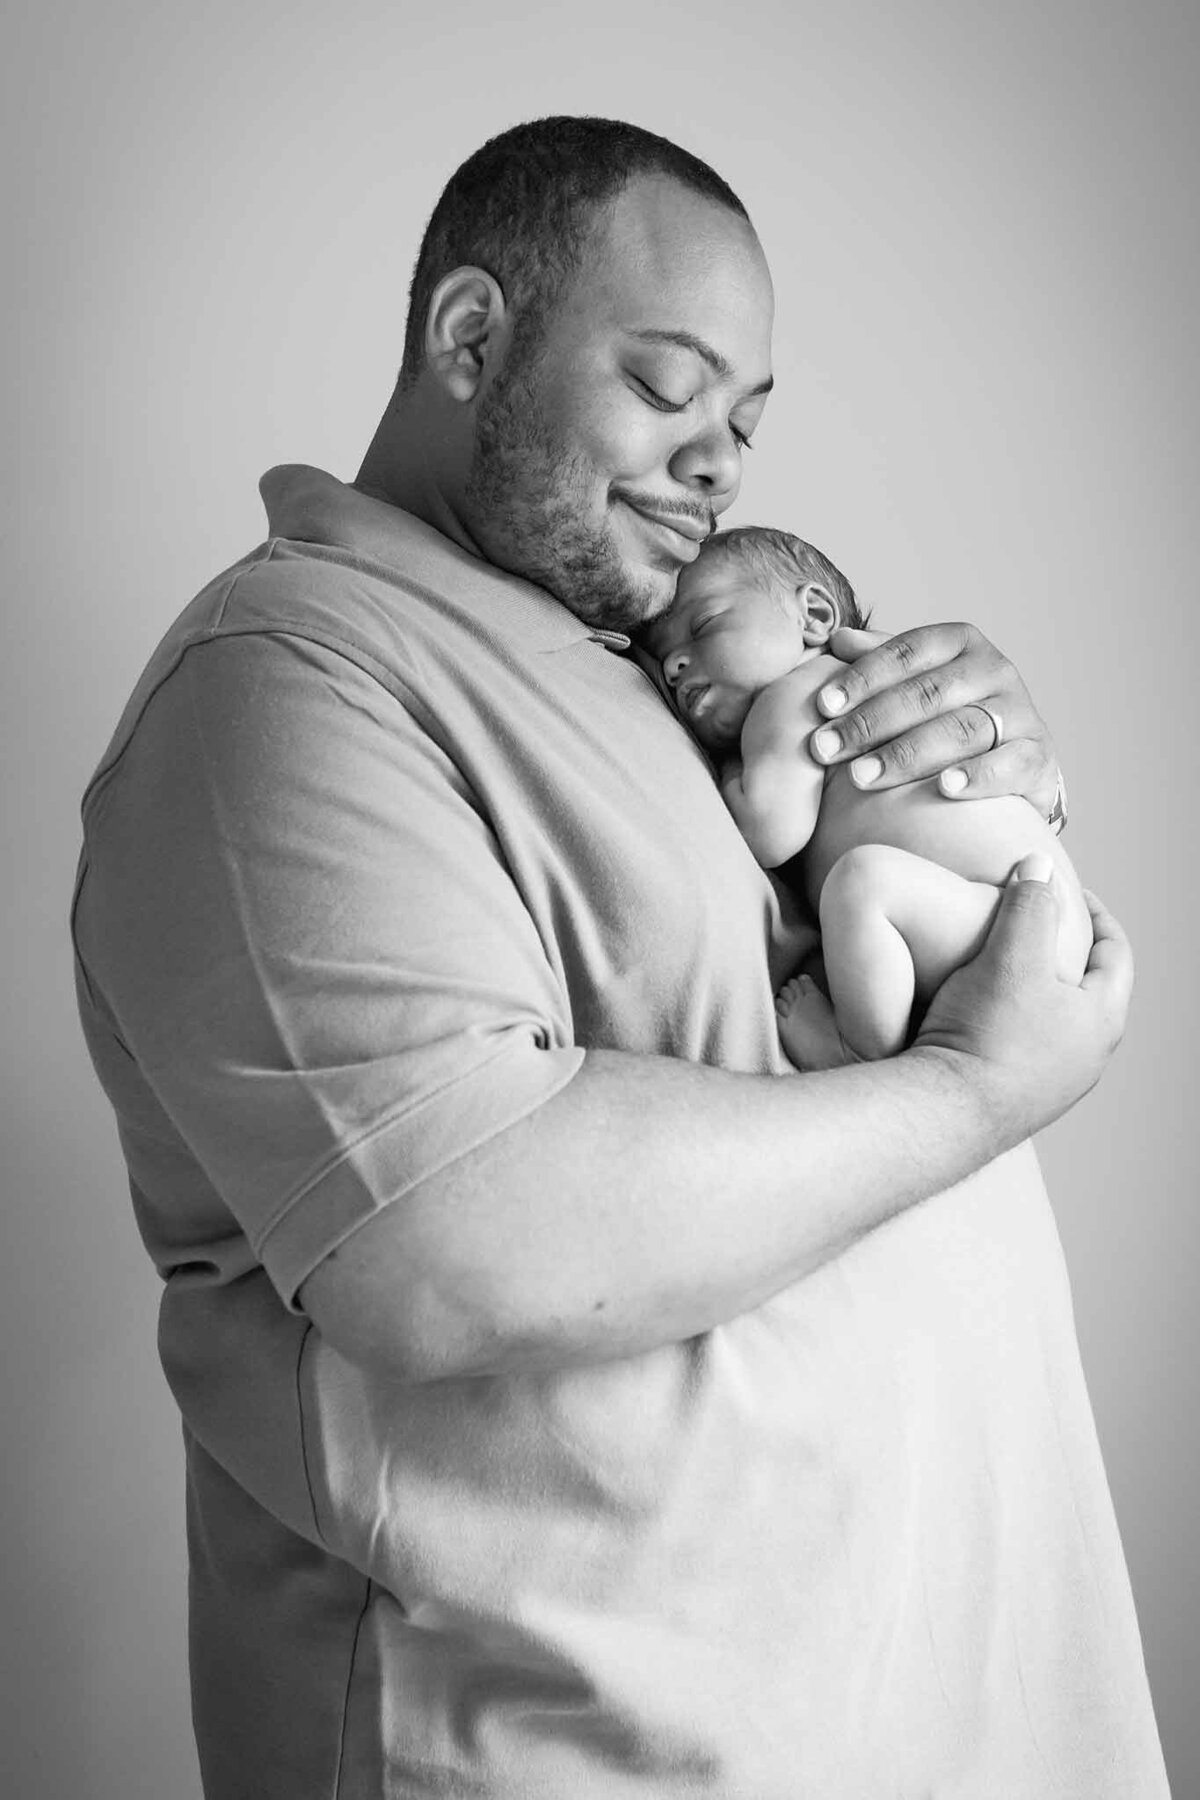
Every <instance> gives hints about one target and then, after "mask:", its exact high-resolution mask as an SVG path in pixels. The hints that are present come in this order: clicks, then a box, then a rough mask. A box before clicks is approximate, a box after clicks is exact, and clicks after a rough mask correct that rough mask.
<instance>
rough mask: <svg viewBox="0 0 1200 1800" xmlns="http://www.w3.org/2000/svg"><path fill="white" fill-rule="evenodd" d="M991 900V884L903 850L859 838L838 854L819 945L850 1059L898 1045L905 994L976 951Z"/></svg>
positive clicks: (924, 987)
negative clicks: (860, 841) (857, 843)
mask: <svg viewBox="0 0 1200 1800" xmlns="http://www.w3.org/2000/svg"><path fill="white" fill-rule="evenodd" d="M999 904H1000V890H999V889H998V888H995V887H993V886H991V884H990V883H988V882H983V881H966V880H964V879H963V877H962V876H961V875H955V874H952V873H951V871H950V870H949V869H944V868H942V866H941V865H940V863H933V862H928V861H926V859H925V858H924V857H923V856H913V855H912V853H911V852H910V851H908V850H897V849H893V848H892V847H891V846H890V845H887V844H863V845H860V846H859V847H858V848H856V849H854V850H848V851H847V852H846V853H845V855H844V856H841V857H839V859H838V861H837V862H836V863H835V864H834V865H833V868H832V869H831V870H830V871H829V874H828V876H827V877H826V880H825V885H824V887H823V888H822V889H821V905H820V912H821V944H822V949H823V951H824V955H825V973H826V976H827V978H828V981H829V994H830V998H831V1000H832V1002H833V1011H834V1016H835V1018H836V1022H837V1027H838V1030H839V1032H840V1034H841V1036H842V1038H843V1039H844V1040H845V1042H846V1044H847V1045H848V1046H849V1047H850V1049H851V1050H852V1051H853V1052H854V1054H855V1055H856V1056H860V1057H863V1058H867V1059H874V1058H876V1057H881V1056H894V1055H895V1054H896V1052H897V1051H899V1050H902V1049H903V1048H904V1044H905V1042H906V1040H907V1037H908V1031H909V1022H910V1020H911V1017H912V1009H913V1002H914V1000H915V999H921V1000H927V999H928V998H929V996H930V995H931V994H932V993H933V992H934V991H935V990H936V989H937V988H939V987H940V986H941V984H942V982H943V981H944V980H945V979H946V977H947V975H949V974H950V973H951V971H952V970H954V969H957V968H958V967H959V966H960V965H961V964H962V963H964V962H967V961H968V960H969V959H970V958H971V957H972V956H974V955H975V954H976V952H977V951H978V950H979V949H980V947H981V945H982V944H983V940H984V938H985V937H986V936H987V933H988V928H989V926H990V925H991V922H992V919H993V917H994V916H995V912H996V908H997V907H998V905H999ZM784 1047H785V1048H786V1047H787V1046H786V1042H785V1046H784Z"/></svg>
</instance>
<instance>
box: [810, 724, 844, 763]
mask: <svg viewBox="0 0 1200 1800" xmlns="http://www.w3.org/2000/svg"><path fill="white" fill-rule="evenodd" d="M812 745H813V749H814V750H815V751H816V753H817V755H818V756H819V757H820V758H821V761H822V762H828V761H829V759H830V757H833V756H836V755H837V753H838V751H839V750H840V749H841V747H842V739H841V735H840V733H838V732H836V731H828V730H826V729H824V728H822V729H821V730H820V731H817V732H814V733H813V741H812Z"/></svg>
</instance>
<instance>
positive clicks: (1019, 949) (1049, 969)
mask: <svg viewBox="0 0 1200 1800" xmlns="http://www.w3.org/2000/svg"><path fill="white" fill-rule="evenodd" d="M1049 875H1050V863H1049V858H1048V857H1045V856H1042V855H1033V856H1027V857H1026V858H1025V859H1024V861H1023V862H1022V863H1020V864H1019V865H1018V868H1017V870H1016V871H1015V873H1014V877H1013V879H1012V880H1011V881H1010V882H1009V885H1008V887H1007V888H1006V889H1005V892H1004V898H1003V900H1002V902H1001V905H1000V910H999V912H998V913H997V915H996V918H995V921H994V923H993V925H992V929H991V931H990V933H989V934H988V938H987V942H986V943H985V944H984V947H983V949H982V950H981V951H980V953H979V955H978V956H977V957H975V958H974V960H973V961H971V962H969V963H966V964H964V965H963V967H962V968H961V969H959V970H957V971H956V972H955V973H954V974H953V975H951V976H950V978H949V979H948V980H947V981H946V982H945V983H944V984H943V985H942V987H940V988H939V989H938V991H937V993H936V994H935V995H934V997H933V1000H932V1002H931V1003H930V1006H929V1010H928V1012H927V1013H926V1015H925V1018H924V1021H923V1023H922V1025H921V1029H920V1031H919V1032H918V1034H917V1038H916V1042H915V1044H914V1046H913V1048H914V1049H916V1050H924V1049H934V1048H937V1049H942V1050H949V1051H954V1052H956V1053H957V1054H956V1061H958V1064H959V1067H960V1068H964V1069H965V1070H966V1071H967V1075H968V1079H970V1080H971V1081H972V1085H974V1084H975V1082H976V1081H978V1085H979V1091H980V1092H981V1093H982V1095H983V1098H984V1101H985V1104H986V1105H987V1106H988V1107H989V1109H990V1110H992V1115H993V1118H994V1119H995V1121H996V1123H997V1125H998V1126H999V1127H1000V1129H1001V1131H1002V1132H1004V1133H1007V1131H1008V1130H1009V1129H1010V1128H1011V1126H1012V1124H1013V1123H1016V1124H1018V1125H1019V1124H1020V1122H1021V1121H1022V1120H1024V1121H1026V1124H1027V1128H1028V1129H1030V1130H1040V1129H1041V1127H1042V1126H1043V1125H1049V1124H1050V1123H1051V1122H1052V1121H1053V1120H1054V1119H1056V1118H1058V1117H1059V1115H1060V1114H1062V1113H1064V1112H1066V1110H1067V1108H1068V1107H1070V1106H1073V1105H1074V1104H1075V1102H1076V1101H1077V1100H1080V1099H1082V1098H1083V1096H1084V1094H1086V1093H1087V1092H1088V1090H1089V1089H1090V1088H1092V1087H1094V1086H1095V1084H1096V1082H1097V1081H1098V1080H1099V1079H1100V1076H1101V1074H1102V1073H1103V1071H1104V1067H1105V1065H1106V1063H1107V1062H1108V1060H1109V1058H1110V1057H1111V1056H1112V1054H1113V1051H1114V1050H1115V1049H1116V1047H1117V1045H1118V1044H1119V1043H1120V1041H1121V1036H1122V1033H1123V1032H1124V1029H1125V1019H1126V1015H1127V1013H1128V1011H1129V1000H1130V994H1131V992H1132V988H1133V956H1132V953H1131V951H1130V948H1129V942H1128V940H1127V938H1126V936H1125V934H1124V932H1123V931H1122V930H1121V927H1120V926H1119V925H1118V924H1117V921H1116V920H1115V919H1114V918H1113V916H1112V914H1111V913H1109V912H1107V911H1106V910H1105V909H1104V907H1103V906H1102V905H1101V904H1100V902H1099V900H1097V899H1096V897H1095V895H1094V894H1089V895H1088V896H1087V901H1088V907H1089V910H1090V911H1091V915H1092V931H1093V934H1094V938H1095V942H1094V944H1093V947H1092V952H1091V955H1090V956H1089V958H1088V965H1087V968H1086V970H1085V971H1084V976H1083V980H1082V982H1081V983H1080V985H1079V986H1078V987H1073V986H1072V985H1071V984H1070V983H1069V982H1065V981H1060V980H1059V978H1058V975H1057V973H1056V966H1055V965H1056V942H1057V934H1058V905H1057V902H1056V901H1055V898H1054V893H1053V890H1052V889H1051V887H1050V886H1049V882H1048V878H1049ZM961 1059H969V1060H968V1061H963V1060H961Z"/></svg>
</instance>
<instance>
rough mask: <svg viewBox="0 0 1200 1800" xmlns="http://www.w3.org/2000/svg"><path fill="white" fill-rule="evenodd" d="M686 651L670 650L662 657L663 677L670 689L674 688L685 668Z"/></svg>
mask: <svg viewBox="0 0 1200 1800" xmlns="http://www.w3.org/2000/svg"><path fill="white" fill-rule="evenodd" d="M687 660H688V659H687V651H686V650H672V651H670V652H669V653H668V654H667V655H666V656H664V657H663V675H664V676H665V677H666V680H667V683H668V685H669V686H670V687H674V686H675V683H676V682H677V681H678V680H679V677H680V676H681V675H682V674H683V671H684V670H685V669H686V668H687Z"/></svg>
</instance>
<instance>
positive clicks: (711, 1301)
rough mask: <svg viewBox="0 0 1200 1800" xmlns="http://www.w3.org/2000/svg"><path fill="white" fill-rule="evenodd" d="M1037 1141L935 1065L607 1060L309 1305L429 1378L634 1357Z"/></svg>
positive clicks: (458, 1170)
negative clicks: (827, 1067)
mask: <svg viewBox="0 0 1200 1800" xmlns="http://www.w3.org/2000/svg"><path fill="white" fill-rule="evenodd" d="M1021 1135H1023V1134H1022V1133H1021V1132H1020V1131H1019V1130H1017V1129H1015V1128H1014V1127H1013V1126H1012V1125H1008V1126H1006V1124H1005V1122H1004V1121H1002V1120H1001V1119H999V1118H997V1117H992V1116H989V1112H988V1109H987V1108H986V1107H985V1106H984V1105H983V1104H982V1102H981V1099H980V1097H979V1094H978V1092H977V1090H975V1089H974V1088H973V1087H972V1085H971V1084H970V1083H969V1082H966V1081H964V1079H963V1076H962V1074H961V1072H960V1071H959V1069H958V1068H957V1067H956V1065H955V1059H954V1058H953V1057H952V1056H950V1055H945V1054H943V1053H940V1052H939V1051H937V1050H929V1051H914V1052H909V1053H908V1054H906V1055H905V1056H903V1057H899V1058H896V1059H893V1060H892V1061H889V1062H884V1063H873V1064H861V1065H857V1066H855V1067H852V1068H846V1069H838V1070H831V1071H829V1072H828V1073H823V1074H810V1075H805V1076H792V1077H789V1076H781V1077H769V1076H751V1075H735V1074H729V1073H726V1072H724V1071H722V1070H718V1069H712V1068H708V1067H704V1066H701V1065H697V1064H693V1063H685V1062H680V1061H675V1060H672V1059H670V1058H652V1057H641V1056H629V1055H623V1054H620V1053H617V1052H603V1051H597V1052H594V1053H592V1054H589V1056H588V1057H587V1059H586V1060H585V1062H584V1064H583V1066H582V1068H581V1069H580V1071H579V1073H578V1074H577V1075H576V1076H575V1077H574V1079H573V1080H572V1081H571V1082H570V1083H569V1084H568V1085H567V1086H566V1087H565V1088H564V1089H562V1090H561V1091H560V1092H559V1093H558V1094H556V1095H555V1096H554V1097H553V1099H551V1100H549V1101H547V1102H546V1103H545V1104H544V1105H543V1106H542V1107H540V1108H539V1109H538V1111H537V1112H536V1113H534V1114H532V1115H531V1116H530V1117H528V1118H526V1119H524V1120H521V1121H520V1122H519V1123H517V1124H515V1125H513V1126H511V1127H510V1128H509V1129H508V1130H506V1131H504V1132H503V1133H501V1134H500V1135H498V1136H497V1137H495V1138H493V1139H492V1140H491V1141H490V1142H488V1143H487V1144H485V1145H483V1146H482V1147H480V1148H479V1149H477V1150H475V1151H473V1152H471V1153H470V1154H468V1155H466V1156H464V1157H462V1158H460V1159H459V1160H458V1161H457V1162H455V1163H454V1164H453V1165H452V1166H451V1167H450V1168H449V1169H447V1170H446V1171H445V1172H443V1173H441V1174H439V1175H437V1176H435V1177H433V1178H431V1179H429V1180H427V1181H425V1182H424V1183H423V1184H422V1185H421V1186H420V1188H418V1189H417V1190H415V1191H414V1192H412V1193H410V1194H408V1195H406V1196H405V1197H404V1199H403V1200H401V1201H400V1202H398V1203H397V1204H395V1205H393V1206H391V1207H389V1208H387V1209H386V1210H385V1211H384V1212H382V1213H381V1214H379V1215H378V1216H377V1217H376V1218H374V1219H373V1220H371V1221H370V1222H369V1223H368V1224H366V1225H365V1226H363V1227H361V1228H360V1230H359V1231H358V1232H357V1233H355V1235H354V1236H353V1237H352V1238H351V1239H350V1240H349V1241H348V1242H347V1244H346V1245H345V1246H344V1247H343V1248H342V1249H341V1250H340V1251H337V1252H335V1253H334V1255H333V1256H332V1257H330V1258H328V1259H327V1260H326V1262H325V1263H324V1264H322V1265H321V1267H320V1268H318V1269H317V1270H316V1271H315V1272H314V1274H313V1275H312V1276H310V1278H309V1280H308V1281H307V1282H306V1284H305V1286H304V1289H303V1290H302V1294H301V1300H302V1303H303V1304H304V1306H305V1308H306V1310H307V1311H308V1312H309V1313H310V1315H311V1316H312V1317H313V1319H314V1320H315V1322H316V1324H317V1325H318V1327H319V1328H320V1329H321V1330H322V1331H323V1332H324V1333H325V1335H326V1336H327V1337H328V1338H329V1339H330V1341H331V1342H333V1343H334V1345H335V1346H336V1347H337V1348H339V1349H341V1350H342V1351H343V1353H344V1354H346V1355H348V1356H349V1357H351V1358H352V1359H353V1360H355V1361H364V1362H370V1363H374V1364H377V1365H380V1366H383V1367H390V1368H392V1369H394V1370H395V1372H397V1373H398V1374H400V1375H403V1376H405V1377H406V1378H409V1379H414V1380H429V1379H436V1378H438V1377H441V1376H455V1375H475V1374H495V1373H501V1372H508V1371H517V1370H537V1369H547V1368H555V1367H561V1366H566V1365H569V1364H573V1363H590V1362H597V1361H603V1360H606V1359H608V1358H612V1357H621V1356H628V1355H632V1354H635V1353H637V1352H639V1351H643V1350H648V1349H650V1348H653V1347H654V1346H656V1345H660V1344H664V1343H671V1342H678V1341H681V1340H682V1339H684V1338H687V1337H691V1336H693V1335H694V1334H696V1333H697V1332H701V1331H706V1330H709V1329H711V1328H712V1327H713V1326H714V1325H717V1324H720V1323H722V1322H723V1321H725V1320H727V1319H730V1318H733V1317H734V1316H736V1315H737V1314H739V1313H742V1312H746V1311H748V1310H750V1309H752V1308H753V1307H755V1306H758V1305H760V1304H761V1303H762V1302H763V1301H765V1300H766V1299H768V1298H769V1297H770V1296H771V1295H772V1294H774V1293H777V1292H778V1291H779V1290H780V1289H781V1288H784V1287H786V1286H788V1285H790V1284H791V1283H792V1282H795V1281H797V1280H799V1279H801V1278H802V1277H803V1276H804V1275H806V1274H808V1273H809V1272H810V1271H812V1270H813V1269H815V1268H817V1267H819V1265H820V1264H821V1263H823V1262H825V1261H826V1260H827V1259H828V1258H829V1257H831V1256H834V1255H836V1254H838V1253H839V1252H840V1251H842V1250H844V1249H846V1248H847V1247H848V1246H849V1245H851V1244H852V1243H854V1242H855V1240H856V1239H858V1238H859V1237H861V1236H862V1235H863V1234H864V1233H865V1232H867V1231H869V1230H871V1229H872V1228H873V1227H874V1226H876V1225H878V1224H879V1223H881V1222H882V1221H883V1220H885V1219H887V1218H889V1217H891V1216H892V1215H894V1214H895V1213H897V1212H900V1211H902V1210H904V1209H905V1208H906V1207H908V1206H911V1205H912V1204H913V1203H914V1202H916V1201H919V1200H922V1199H924V1198H926V1197H928V1196H929V1195H931V1194H933V1193H936V1192H938V1191H940V1190H941V1189H943V1188H946V1187H949V1186H951V1185H952V1184H953V1183H954V1182H956V1181H958V1180H961V1179H962V1178H963V1177H964V1176H965V1175H967V1174H969V1173H971V1172H972V1171H973V1170H974V1169H977V1168H979V1167H980V1166H981V1165H982V1164H983V1163H984V1162H986V1161H988V1160H989V1159H990V1158H991V1157H993V1156H995V1155H998V1154H999V1153H1000V1152H1001V1151H1003V1150H1005V1149H1008V1148H1009V1147H1010V1146H1011V1144H1012V1143H1013V1142H1016V1141H1018V1140H1019V1138H1020V1136H1021Z"/></svg>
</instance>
